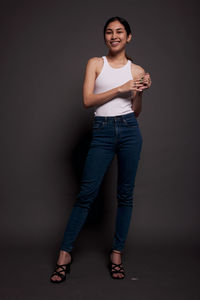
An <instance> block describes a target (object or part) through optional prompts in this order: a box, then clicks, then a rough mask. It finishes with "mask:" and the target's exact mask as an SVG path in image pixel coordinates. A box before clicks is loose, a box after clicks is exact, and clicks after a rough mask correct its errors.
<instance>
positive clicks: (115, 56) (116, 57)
mask: <svg viewBox="0 0 200 300" xmlns="http://www.w3.org/2000/svg"><path fill="white" fill-rule="evenodd" d="M107 57H108V58H109V59H110V60H111V61H117V62H119V63H122V64H125V63H126V62H127V58H126V55H125V50H122V51H120V52H117V53H113V52H110V51H109V52H108V54H107Z"/></svg>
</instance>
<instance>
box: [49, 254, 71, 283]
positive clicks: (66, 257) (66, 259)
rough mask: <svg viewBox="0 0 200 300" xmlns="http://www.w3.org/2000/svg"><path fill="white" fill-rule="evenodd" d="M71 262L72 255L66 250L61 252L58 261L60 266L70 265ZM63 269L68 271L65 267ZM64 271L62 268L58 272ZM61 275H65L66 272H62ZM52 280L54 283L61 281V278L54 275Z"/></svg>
mask: <svg viewBox="0 0 200 300" xmlns="http://www.w3.org/2000/svg"><path fill="white" fill-rule="evenodd" d="M70 262H71V254H70V253H69V252H66V251H64V250H60V254H59V258H58V260H57V264H58V265H63V264H69V263H70ZM63 268H64V269H65V270H66V266H63ZM61 270H63V269H62V268H57V271H58V272H59V271H61ZM60 273H61V274H63V275H64V274H65V272H64V271H62V272H60ZM51 279H52V280H53V281H61V277H60V276H58V275H56V274H54V275H53V276H52V277H51Z"/></svg>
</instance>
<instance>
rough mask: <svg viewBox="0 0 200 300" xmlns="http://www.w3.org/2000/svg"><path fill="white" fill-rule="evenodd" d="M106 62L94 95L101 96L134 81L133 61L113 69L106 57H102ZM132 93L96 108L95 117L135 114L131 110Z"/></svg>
mask: <svg viewBox="0 0 200 300" xmlns="http://www.w3.org/2000/svg"><path fill="white" fill-rule="evenodd" d="M102 57H103V60H104V64H103V68H102V70H101V73H100V74H99V75H98V77H97V78H96V81H95V86H94V94H100V93H103V92H106V91H108V90H110V89H113V88H115V87H117V86H120V85H122V84H124V83H125V82H127V81H129V80H133V76H132V73H131V60H128V62H127V63H126V65H124V66H123V67H121V68H112V67H111V66H110V65H109V63H108V60H107V58H106V56H102ZM131 106H132V103H131V92H126V93H123V94H120V97H116V98H113V99H112V100H109V101H108V102H106V103H104V104H101V105H97V106H95V110H94V115H95V116H117V115H124V114H128V113H131V112H133V109H132V108H131Z"/></svg>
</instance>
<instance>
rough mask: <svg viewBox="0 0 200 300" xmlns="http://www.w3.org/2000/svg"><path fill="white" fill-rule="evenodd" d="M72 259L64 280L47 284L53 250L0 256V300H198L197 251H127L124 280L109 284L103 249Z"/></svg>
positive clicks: (7, 252) (4, 251)
mask: <svg viewBox="0 0 200 300" xmlns="http://www.w3.org/2000/svg"><path fill="white" fill-rule="evenodd" d="M86 249H87V248H86V247H84V250H82V249H80V247H79V249H78V250H75V251H74V253H73V257H74V262H73V264H72V266H71V273H70V275H69V276H70V277H69V278H67V280H66V281H65V282H63V283H61V284H52V283H51V282H50V281H49V275H50V274H51V272H52V271H53V268H54V264H55V259H56V255H57V253H56V250H55V249H48V250H47V249H44V248H42V249H41V248H40V247H38V248H35V249H33V248H32V247H31V248H16V249H10V248H9V249H5V248H4V249H2V250H1V260H0V261H1V275H0V276H1V285H0V299H1V300H11V299H12V300H18V299H19V300H25V299H26V300H33V299H34V300H36V299H37V300H40V299H44V300H45V299H48V300H51V299H57V300H59V299H60V300H61V299H62V300H63V299H70V300H71V299H74V300H82V299H83V300H100V299H105V300H106V299H109V300H110V299H115V300H121V299H123V300H129V299H130V300H133V299H134V300H151V299H153V300H156V299H159V300H161V299H162V300H173V299H174V300H175V299H176V300H179V299H181V300H186V299H188V300H197V299H198V300H199V299H200V288H199V286H200V284H199V279H200V272H199V269H200V260H199V251H198V250H197V248H183V247H177V248H174V247H171V248H170V247H153V246H151V247H144V246H143V247H137V248H136V247H131V249H130V247H129V249H128V250H126V251H125V253H124V256H123V263H124V267H125V270H126V277H125V279H123V280H114V279H112V278H111V277H110V275H109V273H108V270H107V268H106V263H107V257H108V255H107V251H108V249H106V250H105V249H100V248H98V249H95V248H92V249H91V248H90V249H87V250H86Z"/></svg>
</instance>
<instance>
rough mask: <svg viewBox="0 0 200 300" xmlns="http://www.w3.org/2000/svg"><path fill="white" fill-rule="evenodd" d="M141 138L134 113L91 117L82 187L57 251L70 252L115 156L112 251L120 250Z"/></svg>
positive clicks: (121, 248) (125, 231) (129, 217)
mask: <svg viewBox="0 0 200 300" xmlns="http://www.w3.org/2000/svg"><path fill="white" fill-rule="evenodd" d="M142 143H143V139H142V135H141V132H140V129H139V125H138V122H137V120H136V117H135V114H134V112H132V113H128V114H125V115H118V116H114V117H110V116H109V117H106V116H94V119H93V128H92V139H91V143H90V148H89V151H88V154H87V157H86V160H85V164H84V168H83V174H82V179H81V186H80V190H79V193H78V195H77V199H76V201H75V203H74V206H73V209H72V212H71V214H70V217H69V221H68V223H67V226H66V229H65V232H64V238H63V241H62V243H61V247H60V250H65V251H67V252H71V251H72V248H73V243H74V241H75V239H76V238H77V236H78V234H79V232H80V230H81V228H82V226H83V225H84V223H85V221H86V218H87V215H88V212H89V209H90V207H91V204H92V202H93V201H94V200H95V198H96V196H97V195H98V191H99V187H100V185H101V182H102V179H103V177H104V175H105V172H106V171H107V169H108V167H109V165H110V164H111V162H112V160H113V158H114V156H115V154H116V155H117V167H118V169H117V170H118V175H117V214H116V223H115V233H114V239H113V243H112V249H115V250H119V251H122V250H123V249H124V245H125V241H126V237H127V234H128V230H129V225H130V221H131V214H132V209H133V198H134V195H133V194H134V193H133V192H134V186H135V177H136V172H137V168H138V162H139V159H140V153H141V149H142Z"/></svg>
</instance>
